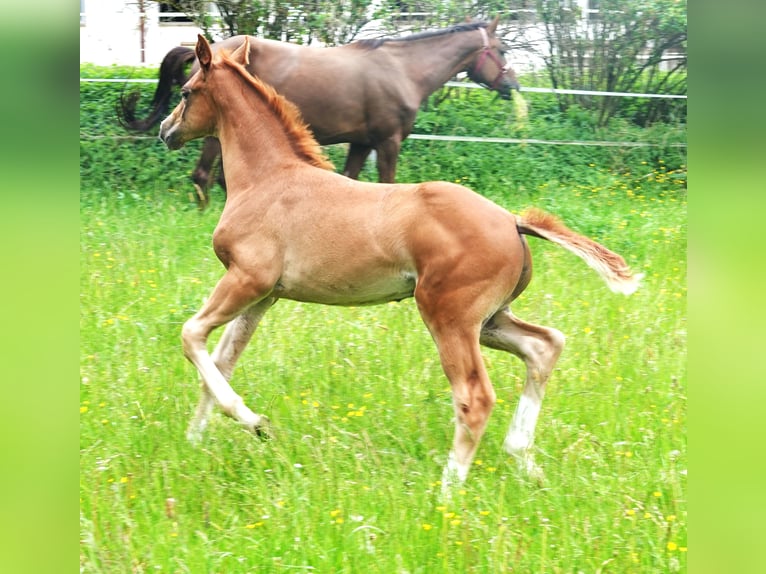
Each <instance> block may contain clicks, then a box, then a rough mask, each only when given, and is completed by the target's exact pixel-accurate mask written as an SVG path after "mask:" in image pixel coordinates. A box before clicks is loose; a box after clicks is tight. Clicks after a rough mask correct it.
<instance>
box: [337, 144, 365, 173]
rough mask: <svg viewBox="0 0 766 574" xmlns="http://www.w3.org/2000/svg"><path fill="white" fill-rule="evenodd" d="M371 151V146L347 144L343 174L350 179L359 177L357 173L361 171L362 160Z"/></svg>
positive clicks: (363, 160)
mask: <svg viewBox="0 0 766 574" xmlns="http://www.w3.org/2000/svg"><path fill="white" fill-rule="evenodd" d="M371 151H372V148H371V147H370V146H366V145H362V144H356V143H352V144H351V145H349V147H348V155H347V156H346V165H345V166H344V167H343V175H345V176H346V177H350V178H351V179H359V173H360V172H361V171H362V168H363V167H364V162H365V160H366V159H367V156H368V155H370V152H371Z"/></svg>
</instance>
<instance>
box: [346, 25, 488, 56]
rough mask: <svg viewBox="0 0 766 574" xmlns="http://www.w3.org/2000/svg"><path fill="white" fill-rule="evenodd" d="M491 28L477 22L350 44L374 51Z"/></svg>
mask: <svg viewBox="0 0 766 574" xmlns="http://www.w3.org/2000/svg"><path fill="white" fill-rule="evenodd" d="M487 26H489V23H488V22H484V21H476V22H462V23H460V24H455V25H454V26H450V27H449V28H440V29H438V30H427V31H425V32H418V33H417V34H410V35H408V36H395V37H393V38H372V39H369V40H357V41H356V42H353V43H351V44H349V46H354V47H356V48H362V49H365V50H374V49H375V48H380V47H381V46H382V45H383V44H386V43H388V42H415V41H417V40H425V39H427V38H435V37H437V36H444V35H446V34H454V33H455V32H468V31H470V30H478V29H479V28H486V27H487Z"/></svg>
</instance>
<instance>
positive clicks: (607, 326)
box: [80, 142, 687, 573]
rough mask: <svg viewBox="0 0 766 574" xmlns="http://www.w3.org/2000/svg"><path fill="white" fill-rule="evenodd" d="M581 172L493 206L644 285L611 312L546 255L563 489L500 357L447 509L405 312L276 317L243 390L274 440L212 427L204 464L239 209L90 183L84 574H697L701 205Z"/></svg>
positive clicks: (85, 274) (85, 188)
mask: <svg viewBox="0 0 766 574" xmlns="http://www.w3.org/2000/svg"><path fill="white" fill-rule="evenodd" d="M416 146H417V144H416V143H415V142H413V143H412V145H411V147H410V148H408V149H407V150H405V155H403V157H402V159H401V162H402V164H404V165H407V164H408V156H407V154H412V155H413V156H415V155H416V154H417V153H418V150H417V147H416ZM429 149H433V148H429ZM462 157H465V156H462ZM188 170H189V166H188V165H183V166H179V172H178V174H179V175H178V177H179V181H181V180H183V178H184V177H186V172H187V171H188ZM509 170H510V166H509ZM581 171H582V178H581V179H582V181H583V183H582V184H579V185H563V184H559V183H555V182H552V183H550V184H547V185H540V186H537V187H536V188H534V189H530V190H526V191H525V190H521V191H520V190H518V189H516V190H511V189H508V188H507V186H505V185H503V184H497V185H495V186H492V185H487V186H485V187H483V188H477V190H478V191H481V192H482V193H484V194H485V195H487V196H488V197H491V198H492V199H493V200H495V201H497V202H498V203H500V204H502V205H503V206H505V207H507V208H509V209H511V210H512V211H520V210H521V209H523V208H524V207H527V206H529V205H537V206H539V207H541V208H544V209H547V210H550V211H552V212H553V213H556V214H557V215H559V216H560V217H562V218H563V219H564V221H565V222H566V223H567V224H569V225H570V227H572V228H574V229H576V230H578V231H580V232H583V233H587V234H588V235H590V236H592V237H594V238H595V239H597V240H598V241H601V242H603V243H604V244H606V245H607V246H609V247H611V248H612V249H614V250H616V251H618V252H620V253H622V254H623V255H624V256H625V257H626V259H628V261H629V262H630V264H631V265H632V266H633V267H634V268H635V269H637V270H640V271H643V272H644V273H645V274H646V279H645V281H644V284H643V286H642V288H641V289H640V290H639V291H638V292H637V293H636V294H635V295H633V296H631V297H624V296H621V295H616V294H613V293H611V292H610V291H609V290H608V289H607V288H606V286H605V285H604V284H603V283H602V282H601V280H600V279H599V278H598V277H597V276H596V274H595V273H593V272H592V271H591V270H590V269H589V268H588V267H586V266H585V265H584V264H583V262H582V261H580V260H579V259H577V258H575V257H574V256H572V255H570V254H569V253H567V252H565V251H563V250H561V249H560V248H558V247H556V246H554V245H552V244H549V243H546V242H543V241H540V240H536V239H531V240H530V244H531V247H532V250H533V254H534V261H535V276H534V278H533V280H532V283H531V285H530V286H529V288H528V289H527V291H526V292H525V293H524V294H523V295H522V297H521V298H520V299H519V300H518V301H517V302H516V303H515V304H514V306H513V308H514V311H515V313H516V314H517V315H518V316H519V317H521V318H523V319H526V320H529V321H531V322H536V323H540V324H544V325H549V326H553V327H556V328H558V329H560V330H561V331H563V332H564V333H565V334H566V335H567V337H568V339H567V347H566V348H565V350H564V352H563V354H562V356H561V359H560V360H559V363H558V365H557V368H556V369H555V371H554V374H553V376H552V378H551V382H550V385H549V390H548V394H547V396H546V399H545V401H544V403H543V410H542V414H541V417H540V422H539V424H538V428H537V434H536V446H535V449H536V452H537V459H538V462H540V463H541V465H542V466H543V468H544V471H545V474H546V479H545V482H544V484H543V485H542V486H539V485H537V484H534V483H532V482H531V481H529V480H527V479H526V478H525V476H524V475H523V474H521V473H520V472H519V471H518V470H517V468H516V466H515V464H514V463H513V462H512V461H511V460H509V458H508V457H507V456H506V454H505V453H504V452H503V450H502V440H503V437H504V435H505V432H506V430H507V426H508V424H509V422H510V418H511V414H512V412H513V409H514V408H515V405H516V402H517V400H518V395H519V391H520V389H521V386H522V382H523V377H524V368H523V364H522V363H521V362H520V361H519V360H518V359H516V358H515V357H512V356H510V355H506V354H503V353H500V352H496V351H492V350H486V351H485V358H486V362H487V366H488V369H489V372H490V376H491V378H492V380H493V381H494V384H495V388H496V390H497V394H498V397H499V399H500V400H499V401H498V405H497V407H496V409H495V411H494V413H493V415H492V417H491V420H490V423H489V427H488V430H487V433H486V435H485V438H484V440H483V441H482V444H481V446H480V448H479V451H478V454H477V460H476V463H475V465H474V467H473V469H472V472H471V474H470V475H469V478H468V481H467V483H466V484H465V486H464V488H463V489H462V490H461V491H460V492H458V493H457V494H456V496H455V497H454V499H453V500H452V501H451V502H449V503H444V502H443V501H442V500H440V496H439V493H440V486H439V483H438V480H439V478H440V476H441V470H442V465H443V463H444V460H445V457H446V453H447V451H448V449H449V446H450V441H451V437H452V430H453V429H452V422H451V420H450V419H451V416H452V407H451V402H450V393H449V389H448V383H447V381H446V379H445V378H444V375H443V374H442V371H441V368H440V366H439V361H438V357H437V354H436V350H435V348H434V346H433V343H432V341H431V339H430V337H429V335H428V334H427V332H426V330H425V327H424V326H423V325H422V323H421V321H420V319H419V317H418V314H417V311H416V310H415V307H414V304H413V302H412V301H411V300H409V301H403V302H401V303H398V304H389V305H383V306H378V307H364V308H330V307H321V306H314V305H307V304H298V303H293V302H288V301H282V302H279V303H278V304H277V305H276V306H275V307H274V308H273V309H272V310H271V311H270V312H269V313H268V314H267V315H266V317H265V319H264V321H263V323H262V325H261V327H260V328H259V330H258V331H257V332H256V335H255V337H254V340H253V342H252V343H251V345H250V346H249V348H248V349H247V350H246V351H245V353H244V354H243V357H242V359H241V360H240V363H239V365H238V367H237V369H236V371H235V373H234V377H233V379H232V385H233V387H234V388H235V390H237V391H238V392H239V393H240V394H241V395H242V396H243V397H244V398H245V400H246V402H247V403H248V404H249V405H250V406H251V407H252V408H253V410H255V411H256V412H259V413H264V414H267V415H268V416H269V417H270V418H271V420H272V422H273V423H274V426H275V432H276V438H275V439H274V440H270V441H259V440H257V439H254V438H253V437H252V436H250V435H248V434H247V433H246V432H244V431H243V430H241V429H240V428H238V427H237V425H236V424H234V423H233V422H232V421H231V420H229V419H227V418H225V417H224V416H222V415H221V414H220V413H219V412H218V411H216V413H215V414H214V416H213V417H212V420H211V425H210V427H209V429H208V433H207V435H206V438H205V440H204V442H203V443H202V445H201V446H197V447H195V446H192V445H191V444H189V443H188V442H187V441H186V439H185V437H184V432H185V429H186V426H187V423H188V421H189V418H190V416H191V414H192V412H193V409H194V407H195V405H196V401H197V399H198V383H197V375H196V373H195V370H194V368H193V367H192V365H191V364H189V363H188V362H187V361H186V360H185V359H184V357H183V355H182V352H181V345H180V328H181V325H182V323H183V321H184V320H186V319H187V318H188V317H189V316H190V315H191V314H192V313H193V312H194V311H196V310H197V309H198V308H199V306H200V304H201V302H202V301H203V299H204V298H205V297H206V296H207V295H208V293H209V292H210V290H211V289H212V287H213V285H214V284H215V282H216V281H217V279H218V278H219V277H220V276H221V273H222V268H221V266H220V264H219V262H218V261H217V259H216V258H215V255H214V253H213V251H212V248H211V233H212V230H213V229H214V227H215V224H216V221H217V216H218V213H220V209H221V199H220V197H219V195H214V198H213V201H214V203H213V205H212V206H211V208H210V209H209V210H208V211H207V212H205V213H203V214H200V213H198V212H197V211H196V209H195V208H194V207H193V206H192V205H191V204H190V203H189V201H188V199H187V198H186V194H185V191H180V189H182V185H181V184H179V186H178V188H171V190H170V191H168V188H167V187H163V186H160V185H155V186H151V185H147V186H146V187H142V188H136V189H135V190H133V191H131V190H129V189H128V190H108V193H107V190H105V189H104V188H101V187H93V186H90V185H89V183H88V181H87V179H84V180H83V185H82V191H81V263H80V269H81V325H80V341H81V349H82V357H81V403H80V413H81V414H80V428H81V432H80V446H81V454H80V508H81V514H80V521H81V528H80V530H81V544H80V552H81V571H83V572H88V573H89V572H109V573H112V572H194V573H198V572H222V573H224V572H225V573H228V572H280V571H314V572H380V573H391V572H410V573H416V572H422V573H433V572H509V571H514V572H580V571H582V572H599V571H601V572H671V571H685V570H686V559H687V553H686V548H687V503H686V491H687V485H686V470H685V469H686V468H687V447H686V388H687V379H686V194H685V189H684V188H683V186H682V182H680V181H678V180H677V179H676V178H675V176H674V175H673V174H668V170H665V169H664V168H663V167H661V166H660V167H656V168H651V167H649V168H647V171H646V173H645V174H641V175H640V176H638V175H630V174H626V173H618V172H613V171H610V170H608V169H605V168H599V167H596V166H592V167H589V168H587V167H586V168H583V169H582V170H581ZM647 174H648V176H647ZM452 175H453V174H450V178H451V179H452ZM463 175H464V176H465V177H466V178H467V177H469V176H471V174H470V173H468V172H464V173H463ZM431 177H432V178H433V177H439V178H442V177H445V176H443V175H440V174H439V173H438V172H436V171H435V172H434V173H433V174H432V176H431ZM454 179H459V177H457V176H456V177H455V178H454ZM501 183H502V182H501ZM218 335H220V333H216V336H214V337H213V340H214V341H215V340H217V336H218Z"/></svg>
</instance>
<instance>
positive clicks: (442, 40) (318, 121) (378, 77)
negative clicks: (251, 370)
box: [123, 18, 519, 204]
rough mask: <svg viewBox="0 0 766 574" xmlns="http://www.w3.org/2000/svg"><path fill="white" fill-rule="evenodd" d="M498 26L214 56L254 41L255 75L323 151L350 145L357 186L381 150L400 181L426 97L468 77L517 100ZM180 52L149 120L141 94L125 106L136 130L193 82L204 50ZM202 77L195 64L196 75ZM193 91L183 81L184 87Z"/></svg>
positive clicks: (206, 181)
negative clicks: (403, 150) (403, 149)
mask: <svg viewBox="0 0 766 574" xmlns="http://www.w3.org/2000/svg"><path fill="white" fill-rule="evenodd" d="M497 22H498V20H497V18H496V19H495V20H494V21H492V22H490V23H487V22H472V23H464V24H458V25H456V26H452V27H450V28H444V29H440V30H435V31H431V32H423V33H420V34H414V35H411V36H404V37H401V38H389V39H379V40H361V41H358V42H354V43H352V44H348V45H346V46H340V47H335V48H310V47H306V46H300V45H297V44H290V43H285V42H276V41H273V40H262V39H258V38H254V37H249V36H248V37H246V36H235V37H232V38H229V39H226V40H223V41H221V42H217V43H215V44H213V46H212V49H213V52H214V53H215V52H217V51H218V50H221V49H222V50H227V51H231V50H235V49H237V48H238V47H239V46H241V45H242V43H243V41H244V40H245V39H246V38H248V39H249V43H250V62H251V63H250V64H249V65H248V67H247V70H248V71H249V72H250V73H251V74H253V75H256V76H258V77H259V78H261V79H262V80H263V81H264V82H266V83H268V84H270V85H271V86H273V87H274V88H275V89H276V90H277V91H278V92H279V93H280V94H282V95H283V96H285V97H286V98H287V99H288V100H290V101H292V102H293V103H295V104H296V105H297V106H298V108H299V109H300V110H301V114H302V115H303V118H304V120H305V121H306V122H307V123H308V124H309V127H310V128H311V130H312V131H313V132H314V137H315V138H316V139H317V140H318V141H319V143H320V144H322V145H327V144H335V143H341V142H349V143H350V144H351V145H350V148H349V151H348V157H347V158H346V165H345V167H344V169H343V173H344V174H345V175H347V176H348V177H351V178H354V179H356V178H357V177H358V176H359V172H360V171H361V169H362V167H363V165H364V161H365V159H366V158H367V156H368V155H369V154H370V152H371V151H372V150H375V151H376V152H377V167H378V178H379V180H380V181H381V182H393V181H394V179H395V175H396V161H397V157H398V155H399V149H400V146H401V143H402V140H404V139H405V138H406V137H407V136H408V135H410V132H411V130H412V126H413V124H414V122H415V115H416V114H417V111H418V108H419V106H420V105H421V103H422V102H423V100H424V99H425V98H427V97H428V96H429V95H430V94H432V93H433V92H434V91H435V90H437V89H438V88H440V87H441V86H442V85H444V83H445V82H447V81H448V80H449V79H450V78H452V77H453V76H455V74H457V73H458V72H461V71H465V72H467V73H468V76H469V77H470V78H471V79H472V80H473V81H475V82H477V83H480V84H483V85H485V86H487V87H488V88H490V89H492V90H495V91H497V92H498V93H499V94H500V96H501V97H503V98H506V99H507V98H510V95H511V90H512V89H517V90H518V88H519V84H518V82H517V81H516V76H515V74H514V72H513V71H512V70H511V69H510V68H509V66H508V65H507V64H506V62H505V58H504V57H503V53H504V52H505V50H506V47H505V46H504V45H503V44H502V42H501V41H500V40H499V39H498V38H497V37H496V36H495V30H496V28H497ZM183 50H184V49H183V48H181V49H178V48H176V49H175V50H174V51H173V52H171V53H169V54H168V56H167V57H166V60H168V59H169V58H171V57H172V61H167V62H164V63H163V67H162V68H161V73H160V83H159V85H158V87H157V91H156V93H155V96H154V102H153V106H154V110H153V112H152V114H151V115H150V116H149V118H148V119H146V120H137V119H136V118H135V104H136V97H135V95H133V96H131V97H128V98H127V99H126V100H125V102H124V104H125V105H124V106H123V122H124V124H125V125H126V126H128V127H130V128H133V129H137V130H147V129H148V128H149V127H151V126H152V125H153V124H154V123H155V122H156V121H158V120H159V119H160V117H161V116H162V115H163V114H164V113H166V110H167V105H168V102H169V100H170V89H171V87H172V85H173V84H174V83H179V78H181V77H182V76H183V74H181V73H179V72H178V70H179V69H182V68H183V64H184V63H185V62H189V61H191V60H192V59H194V52H193V51H191V50H189V51H188V52H184V51H183ZM197 69H198V64H197V63H196V62H195V63H194V65H193V66H192V69H191V72H190V74H193V73H194V72H196V71H197ZM180 83H183V82H180ZM219 153H220V145H219V143H218V141H217V140H215V139H213V138H208V139H206V140H205V143H204V148H203V152H202V157H201V158H200V161H199V162H198V163H197V167H196V168H195V170H194V173H193V175H192V179H193V180H194V183H195V186H196V188H197V193H198V196H199V200H200V201H201V202H202V203H203V204H204V203H205V202H206V201H207V190H208V188H209V186H210V178H211V173H212V167H213V162H214V161H215V159H216V158H217V156H218V154H219Z"/></svg>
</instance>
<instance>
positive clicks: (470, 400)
mask: <svg viewBox="0 0 766 574" xmlns="http://www.w3.org/2000/svg"><path fill="white" fill-rule="evenodd" d="M475 332H476V329H463V330H455V329H454V328H450V330H449V331H448V332H438V331H434V339H435V340H436V345H437V348H438V349H439V357H440V358H441V363H442V368H443V369H444V372H445V374H446V375H447V378H448V379H449V381H450V386H451V387H452V405H453V408H454V410H455V435H454V438H453V441H452V450H451V451H450V453H449V457H448V459H447V465H446V466H445V467H444V472H443V473H442V490H443V491H444V492H448V491H449V489H450V487H451V486H452V485H453V484H455V483H462V482H463V481H465V479H466V476H468V470H469V469H470V467H471V462H472V461H473V458H474V455H475V454H476V449H477V448H478V446H479V442H480V441H481V437H482V435H483V434H484V430H485V428H486V426H487V421H488V420H489V415H490V413H491V412H492V407H493V406H494V405H495V391H494V389H493V388H492V383H491V382H490V380H489V376H488V375H487V370H486V369H485V367H484V361H483V359H482V357H481V351H480V349H479V342H478V340H477V338H476V335H475Z"/></svg>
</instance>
